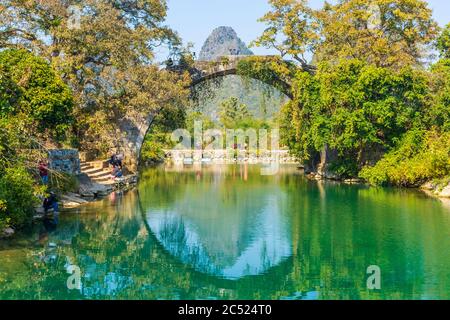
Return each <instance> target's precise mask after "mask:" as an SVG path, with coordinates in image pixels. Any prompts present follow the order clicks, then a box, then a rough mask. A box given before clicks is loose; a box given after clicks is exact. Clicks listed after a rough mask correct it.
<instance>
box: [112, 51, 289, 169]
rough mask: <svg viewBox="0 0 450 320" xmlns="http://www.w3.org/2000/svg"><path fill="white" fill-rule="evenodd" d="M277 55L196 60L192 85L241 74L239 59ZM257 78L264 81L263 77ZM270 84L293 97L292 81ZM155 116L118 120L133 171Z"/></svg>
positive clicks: (120, 142) (121, 148)
mask: <svg viewBox="0 0 450 320" xmlns="http://www.w3.org/2000/svg"><path fill="white" fill-rule="evenodd" d="M274 57H275V56H263V57H257V56H223V57H221V58H219V59H217V60H216V61H196V62H195V63H194V65H193V67H192V68H190V69H189V72H190V74H191V79H192V81H191V84H190V88H194V87H195V86H197V85H199V84H201V83H203V82H205V81H208V80H212V79H216V78H221V77H225V76H228V75H238V74H239V72H238V65H239V62H241V61H243V60H245V59H248V58H257V59H262V60H263V61H264V59H267V61H270V59H273V58H274ZM170 69H171V70H172V71H175V72H177V71H184V70H186V69H181V68H177V67H172V68H170ZM254 78H255V79H256V80H260V81H263V82H265V81H264V79H258V78H257V77H254ZM268 84H269V85H271V86H274V87H276V88H277V89H278V90H280V91H281V92H282V93H284V94H286V95H287V96H288V97H289V98H291V99H292V94H291V84H290V83H287V82H285V81H283V80H281V79H278V80H277V83H276V85H274V83H268ZM152 120H153V116H152V115H133V116H129V117H128V118H125V119H122V121H121V122H120V123H119V129H118V133H119V136H120V138H119V139H118V141H117V146H118V149H119V150H118V151H119V152H121V153H123V154H124V155H125V159H126V161H125V163H126V164H127V166H128V167H129V168H130V169H131V170H133V171H136V170H137V167H138V165H139V158H140V152H141V147H142V144H143V142H144V138H145V136H146V134H147V132H148V130H149V128H150V126H151V123H152Z"/></svg>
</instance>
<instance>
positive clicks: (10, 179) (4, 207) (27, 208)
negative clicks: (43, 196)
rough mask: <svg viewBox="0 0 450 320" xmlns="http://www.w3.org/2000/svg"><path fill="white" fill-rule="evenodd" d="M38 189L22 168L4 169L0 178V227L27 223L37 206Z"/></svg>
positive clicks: (18, 225)
mask: <svg viewBox="0 0 450 320" xmlns="http://www.w3.org/2000/svg"><path fill="white" fill-rule="evenodd" d="M37 191H38V189H37V188H36V187H35V182H34V179H33V178H32V176H31V175H30V173H29V172H28V171H27V170H26V169H25V168H24V167H22V166H19V167H14V168H6V169H5V170H2V172H1V176H0V203H1V208H0V227H1V226H3V227H5V226H13V227H20V226H22V225H24V224H26V223H28V222H29V221H31V218H32V216H33V213H34V206H35V205H36V204H37V201H38V199H37V197H36V196H35V194H36V192H37Z"/></svg>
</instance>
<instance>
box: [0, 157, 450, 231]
mask: <svg viewBox="0 0 450 320" xmlns="http://www.w3.org/2000/svg"><path fill="white" fill-rule="evenodd" d="M162 164H164V163H159V164H156V165H153V166H150V167H155V166H157V165H162ZM297 168H298V169H299V170H304V167H303V166H301V165H298V166H297ZM304 176H305V177H306V178H307V179H308V180H311V181H334V182H337V183H342V184H347V185H367V183H365V182H364V181H363V180H362V179H356V178H355V179H338V178H336V177H334V176H333V177H328V176H324V175H321V174H319V173H315V172H310V173H305V174H304ZM137 182H138V176H137V175H134V174H133V175H129V176H126V177H124V178H123V179H122V180H121V181H119V182H117V183H116V184H114V185H111V186H108V187H106V186H105V185H102V186H103V188H101V189H100V190H99V188H98V184H92V183H88V184H86V183H85V184H82V185H80V191H79V192H78V193H72V192H67V193H65V194H63V195H62V196H61V200H60V202H59V203H60V206H61V207H62V208H63V209H74V208H78V207H81V206H83V205H87V204H90V203H95V202H98V201H102V200H104V199H105V198H106V197H107V196H109V195H110V194H111V193H113V192H116V191H124V190H130V189H132V188H134V187H135V186H136V185H137ZM396 188H399V189H404V188H403V187H396ZM410 189H416V190H419V191H421V192H423V193H425V194H426V195H428V196H430V197H433V198H437V199H440V200H441V201H443V202H444V204H450V184H448V185H445V184H439V183H433V182H428V183H425V184H424V185H422V186H420V187H414V188H410ZM86 195H87V196H86ZM52 214H53V213H52V212H51V211H50V214H49V215H46V214H45V212H44V210H43V208H42V206H40V207H36V208H35V213H34V215H33V221H40V220H43V219H45V218H46V217H47V216H50V215H52ZM14 234H15V230H14V229H13V228H10V227H9V228H6V229H5V230H3V231H2V232H0V240H4V239H8V238H11V237H13V236H14Z"/></svg>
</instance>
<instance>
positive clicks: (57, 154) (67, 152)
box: [48, 149, 81, 175]
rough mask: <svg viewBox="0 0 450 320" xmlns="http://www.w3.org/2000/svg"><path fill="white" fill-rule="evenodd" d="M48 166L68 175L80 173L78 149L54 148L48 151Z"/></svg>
mask: <svg viewBox="0 0 450 320" xmlns="http://www.w3.org/2000/svg"><path fill="white" fill-rule="evenodd" d="M48 160H49V168H50V169H51V170H55V171H58V172H63V173H67V174H70V175H78V174H80V173H81V167H80V157H79V154H78V150H73V149H55V150H50V151H49V152H48Z"/></svg>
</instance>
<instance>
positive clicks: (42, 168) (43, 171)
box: [39, 161, 48, 186]
mask: <svg viewBox="0 0 450 320" xmlns="http://www.w3.org/2000/svg"><path fill="white" fill-rule="evenodd" d="M39 176H40V177H41V181H42V184H43V185H45V186H46V185H48V165H47V163H45V162H44V161H39Z"/></svg>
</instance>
